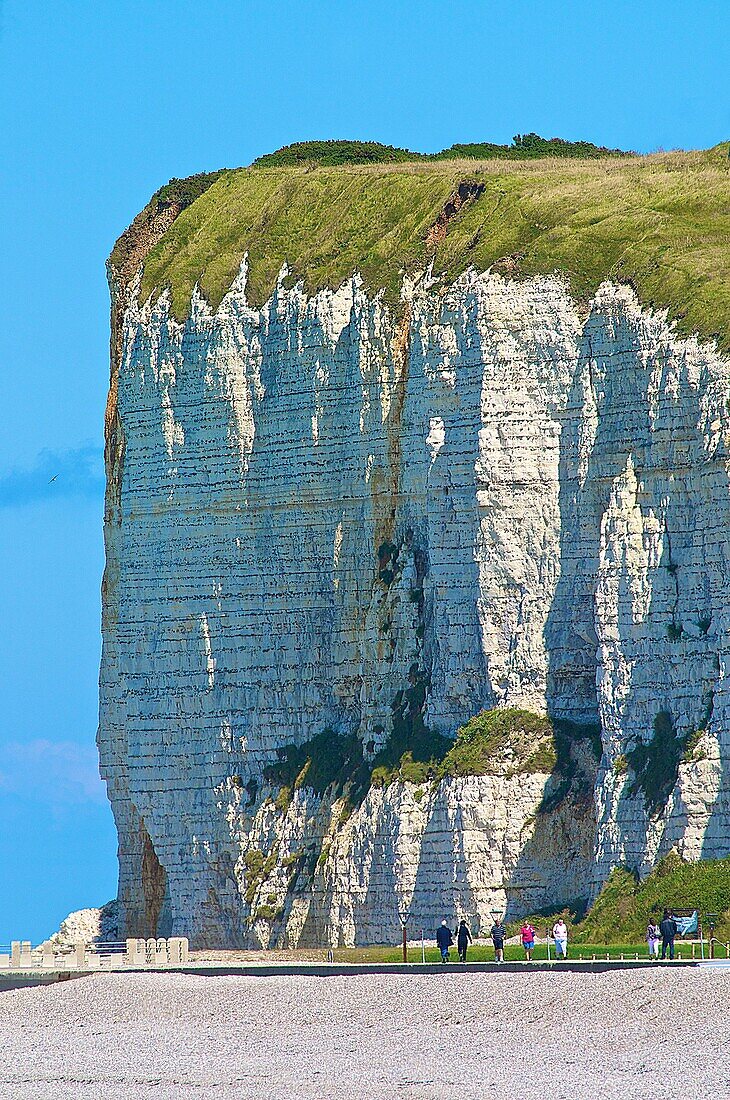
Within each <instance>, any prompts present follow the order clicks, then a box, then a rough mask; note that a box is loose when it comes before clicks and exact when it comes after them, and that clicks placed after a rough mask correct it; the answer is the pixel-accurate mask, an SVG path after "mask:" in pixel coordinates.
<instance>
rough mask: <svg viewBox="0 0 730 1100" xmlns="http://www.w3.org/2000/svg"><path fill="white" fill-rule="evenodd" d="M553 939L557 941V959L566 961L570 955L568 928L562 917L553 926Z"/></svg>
mask: <svg viewBox="0 0 730 1100" xmlns="http://www.w3.org/2000/svg"><path fill="white" fill-rule="evenodd" d="M553 939H554V940H555V958H556V959H565V958H567V955H568V926H567V925H566V923H565V921H564V920H563V918H562V917H560V919H559V920H557V921H556V922H555V924H554V925H553Z"/></svg>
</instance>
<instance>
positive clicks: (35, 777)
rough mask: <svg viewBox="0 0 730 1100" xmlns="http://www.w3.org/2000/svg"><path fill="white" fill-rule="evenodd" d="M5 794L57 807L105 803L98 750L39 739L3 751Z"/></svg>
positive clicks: (0, 769)
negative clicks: (20, 796)
mask: <svg viewBox="0 0 730 1100" xmlns="http://www.w3.org/2000/svg"><path fill="white" fill-rule="evenodd" d="M2 792H4V793H12V794H18V795H22V796H24V797H27V798H29V799H32V800H33V801H36V800H41V801H43V802H46V803H53V804H56V805H59V804H62V805H69V804H74V803H88V802H95V803H104V802H106V792H105V789H104V784H103V783H102V781H101V779H100V778H99V758H98V756H97V753H96V747H95V746H93V745H79V744H76V742H74V741H48V740H47V739H46V738H40V737H39V738H36V739H35V740H33V741H26V742H19V741H10V742H8V743H7V744H5V745H3V746H1V747H0V793H2Z"/></svg>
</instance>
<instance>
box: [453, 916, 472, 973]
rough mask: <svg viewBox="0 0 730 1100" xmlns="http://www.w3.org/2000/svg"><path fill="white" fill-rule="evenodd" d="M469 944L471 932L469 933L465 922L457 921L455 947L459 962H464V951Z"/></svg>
mask: <svg viewBox="0 0 730 1100" xmlns="http://www.w3.org/2000/svg"><path fill="white" fill-rule="evenodd" d="M470 943H471V932H470V931H469V929H468V927H467V924H466V921H465V920H461V921H459V930H458V932H457V933H456V947H457V950H458V952H459V962H463V963H465V962H466V951H467V948H468V946H469V944H470Z"/></svg>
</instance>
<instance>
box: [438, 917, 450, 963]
mask: <svg viewBox="0 0 730 1100" xmlns="http://www.w3.org/2000/svg"><path fill="white" fill-rule="evenodd" d="M453 944H454V937H453V936H452V934H451V929H450V928H449V926H448V924H447V923H446V921H445V920H442V921H441V927H440V928H439V929H437V931H436V946H437V947H438V949H439V951H440V952H441V962H442V963H447V962H448V961H449V948H450V947H452V946H453Z"/></svg>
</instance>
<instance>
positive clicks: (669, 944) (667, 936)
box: [659, 909, 677, 962]
mask: <svg viewBox="0 0 730 1100" xmlns="http://www.w3.org/2000/svg"><path fill="white" fill-rule="evenodd" d="M659 931H660V933H661V937H662V962H664V960H665V959H666V957H667V948H668V949H669V959H670V961H671V960H672V959H674V937H675V936H676V935H677V925H676V924H675V921H674V915H673V914H672V913H671V912H670V911H669V909H665V910H664V916H663V917H662V923H661V924H660V925H659Z"/></svg>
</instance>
